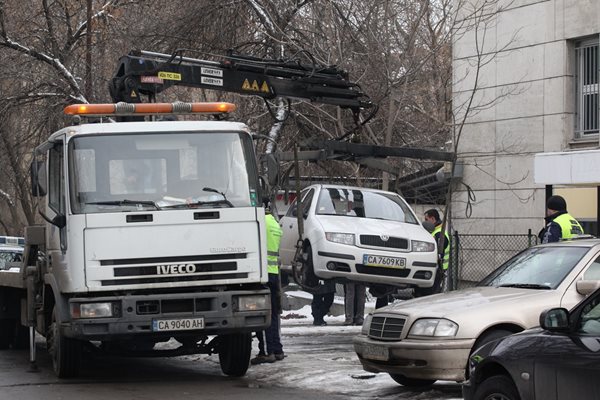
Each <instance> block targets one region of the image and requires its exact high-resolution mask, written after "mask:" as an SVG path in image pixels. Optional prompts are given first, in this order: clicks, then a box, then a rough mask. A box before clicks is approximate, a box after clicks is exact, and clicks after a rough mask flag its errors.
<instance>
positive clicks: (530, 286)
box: [496, 283, 552, 289]
mask: <svg viewBox="0 0 600 400" xmlns="http://www.w3.org/2000/svg"><path fill="white" fill-rule="evenodd" d="M496 287H514V288H522V289H552V288H551V287H550V286H548V285H540V284H538V283H505V284H503V285H499V286H496Z"/></svg>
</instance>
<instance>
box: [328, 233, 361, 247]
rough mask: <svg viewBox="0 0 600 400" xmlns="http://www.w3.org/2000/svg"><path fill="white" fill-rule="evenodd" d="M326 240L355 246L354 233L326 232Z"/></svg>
mask: <svg viewBox="0 0 600 400" xmlns="http://www.w3.org/2000/svg"><path fill="white" fill-rule="evenodd" d="M325 239H327V240H329V241H330V242H334V243H341V244H348V245H351V246H352V245H354V234H353V233H337V232H325Z"/></svg>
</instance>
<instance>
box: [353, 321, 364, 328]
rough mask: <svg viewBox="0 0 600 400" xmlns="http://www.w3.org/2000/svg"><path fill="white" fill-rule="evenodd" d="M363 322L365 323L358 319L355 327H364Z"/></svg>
mask: <svg viewBox="0 0 600 400" xmlns="http://www.w3.org/2000/svg"><path fill="white" fill-rule="evenodd" d="M363 322H364V321H363V320H362V319H357V320H356V321H354V325H358V326H362V324H363Z"/></svg>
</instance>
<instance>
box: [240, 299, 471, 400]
mask: <svg viewBox="0 0 600 400" xmlns="http://www.w3.org/2000/svg"><path fill="white" fill-rule="evenodd" d="M287 295H288V296H289V295H293V296H302V297H306V298H307V299H310V298H311V295H310V294H308V293H304V292H294V293H289V292H288V293H287ZM335 301H336V303H338V304H339V303H340V302H341V304H342V305H343V297H342V298H338V297H336V299H335ZM365 308H366V310H367V311H366V312H368V310H372V309H373V308H374V303H373V302H368V303H367V305H366V307H365ZM325 321H326V322H327V323H328V325H327V326H313V325H312V322H313V319H312V315H311V309H310V305H305V306H303V307H302V308H300V309H297V310H290V311H284V313H283V315H282V328H281V338H282V343H283V348H284V352H285V354H286V358H285V359H284V360H283V361H278V362H275V363H272V364H260V365H252V366H250V369H249V370H248V378H250V379H252V380H256V381H257V382H258V383H259V384H263V385H269V386H283V387H293V388H306V389H310V390H318V391H319V392H322V393H325V394H327V393H330V394H342V395H346V396H352V397H353V398H362V399H375V398H377V399H385V398H395V399H414V400H433V399H444V400H449V399H454V400H458V399H461V396H460V385H459V384H457V383H455V382H440V383H436V384H435V385H434V386H433V387H432V388H431V389H428V390H425V391H410V390H407V389H406V388H404V387H403V386H401V385H399V384H397V383H396V382H394V381H393V380H392V378H390V377H389V375H388V374H373V373H370V372H366V371H364V370H363V369H362V366H361V364H360V361H359V360H358V357H357V356H356V353H355V352H354V349H353V346H352V337H353V336H354V335H357V334H359V333H360V331H361V327H360V326H344V325H343V322H344V315H343V314H342V315H337V316H327V317H325ZM252 346H253V352H252V354H253V356H254V355H255V354H256V353H257V351H258V350H257V349H258V342H257V340H256V339H254V341H253V343H252Z"/></svg>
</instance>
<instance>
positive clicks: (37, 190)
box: [29, 160, 47, 197]
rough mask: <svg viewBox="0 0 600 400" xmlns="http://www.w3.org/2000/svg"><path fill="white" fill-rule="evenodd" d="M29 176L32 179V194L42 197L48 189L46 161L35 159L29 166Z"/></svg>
mask: <svg viewBox="0 0 600 400" xmlns="http://www.w3.org/2000/svg"><path fill="white" fill-rule="evenodd" d="M29 177H30V179H31V195H32V196H34V197H42V196H45V195H46V193H47V190H46V162H45V161H37V160H33V162H32V163H31V165H30V166H29Z"/></svg>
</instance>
